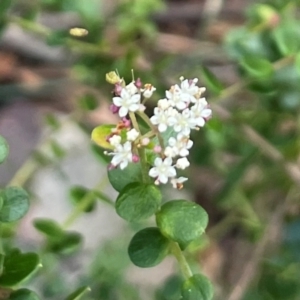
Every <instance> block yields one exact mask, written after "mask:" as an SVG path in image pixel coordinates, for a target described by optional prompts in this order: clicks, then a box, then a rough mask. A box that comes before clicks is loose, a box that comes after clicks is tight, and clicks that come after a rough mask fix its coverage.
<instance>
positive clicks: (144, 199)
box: [116, 182, 161, 222]
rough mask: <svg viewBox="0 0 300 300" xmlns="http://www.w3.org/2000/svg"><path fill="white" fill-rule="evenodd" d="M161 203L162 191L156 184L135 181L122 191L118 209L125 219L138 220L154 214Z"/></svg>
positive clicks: (117, 202) (117, 203) (118, 200)
mask: <svg viewBox="0 0 300 300" xmlns="http://www.w3.org/2000/svg"><path fill="white" fill-rule="evenodd" d="M160 203H161V193H160V191H159V190H158V188H157V187H156V186H155V185H153V184H145V183H139V182H134V183H130V184H128V185H127V186H126V187H125V188H124V189H123V190H122V191H121V192H120V194H119V196H118V198H117V201H116V210H117V213H118V215H119V216H120V217H122V218H123V219H125V220H127V221H129V222H138V221H141V220H145V219H147V218H149V217H150V216H152V215H153V214H154V213H155V212H156V211H157V210H158V208H159V206H160Z"/></svg>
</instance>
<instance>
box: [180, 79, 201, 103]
mask: <svg viewBox="0 0 300 300" xmlns="http://www.w3.org/2000/svg"><path fill="white" fill-rule="evenodd" d="M197 82H198V78H194V79H190V80H189V79H185V80H182V82H181V85H180V87H181V93H182V99H184V100H185V101H186V102H188V103H190V102H195V101H196V98H195V95H197V94H198V90H199V87H198V86H197V85H196V84H197Z"/></svg>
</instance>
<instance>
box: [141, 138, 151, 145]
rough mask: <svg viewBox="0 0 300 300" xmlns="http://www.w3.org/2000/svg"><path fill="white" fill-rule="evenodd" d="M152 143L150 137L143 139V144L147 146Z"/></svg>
mask: <svg viewBox="0 0 300 300" xmlns="http://www.w3.org/2000/svg"><path fill="white" fill-rule="evenodd" d="M149 143H150V139H149V138H143V139H142V145H143V146H147V145H148V144H149Z"/></svg>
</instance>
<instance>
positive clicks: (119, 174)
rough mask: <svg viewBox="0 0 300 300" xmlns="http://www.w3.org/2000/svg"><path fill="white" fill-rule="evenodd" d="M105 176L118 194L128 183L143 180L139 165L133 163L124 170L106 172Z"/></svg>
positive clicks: (116, 169)
mask: <svg viewBox="0 0 300 300" xmlns="http://www.w3.org/2000/svg"><path fill="white" fill-rule="evenodd" d="M107 175H108V179H109V181H110V183H111V185H112V186H113V188H114V189H115V190H116V191H118V192H121V191H122V190H123V189H124V187H125V186H126V185H128V184H129V183H132V182H142V180H143V177H142V169H141V165H140V164H134V163H129V164H128V166H127V167H126V168H125V169H124V170H121V169H120V168H115V169H112V170H108V171H107Z"/></svg>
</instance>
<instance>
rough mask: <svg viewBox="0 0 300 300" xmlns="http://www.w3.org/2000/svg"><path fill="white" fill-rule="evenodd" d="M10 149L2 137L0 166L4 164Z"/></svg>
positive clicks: (0, 138)
mask: <svg viewBox="0 0 300 300" xmlns="http://www.w3.org/2000/svg"><path fill="white" fill-rule="evenodd" d="M8 152H9V147H8V144H7V142H6V139H5V138H4V137H3V136H1V135H0V164H1V163H3V162H4V161H5V159H6V157H7V155H8Z"/></svg>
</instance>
